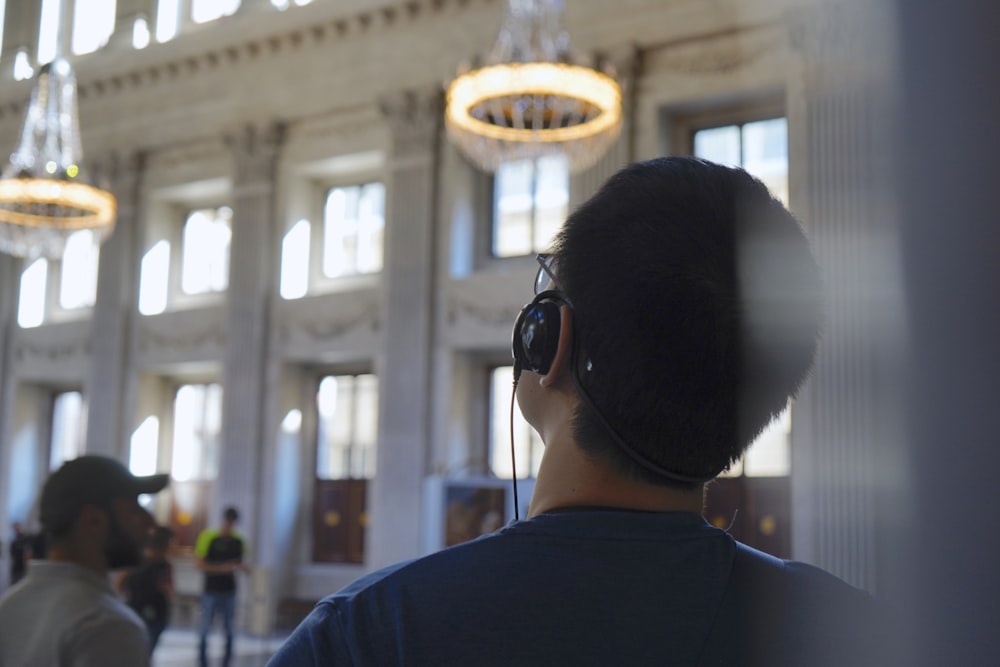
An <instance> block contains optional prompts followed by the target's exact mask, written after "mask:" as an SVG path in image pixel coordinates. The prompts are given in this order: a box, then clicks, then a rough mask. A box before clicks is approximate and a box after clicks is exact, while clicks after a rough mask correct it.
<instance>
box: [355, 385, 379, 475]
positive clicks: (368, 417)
mask: <svg viewBox="0 0 1000 667" xmlns="http://www.w3.org/2000/svg"><path fill="white" fill-rule="evenodd" d="M355 390H356V392H357V393H356V396H355V402H354V406H355V410H356V412H355V415H354V444H355V446H354V456H353V457H352V466H351V470H352V474H351V477H354V478H363V479H371V478H372V477H374V476H375V441H376V438H377V434H378V382H377V381H376V379H375V376H374V375H359V376H358V377H357V378H356V383H355Z"/></svg>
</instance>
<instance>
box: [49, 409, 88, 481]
mask: <svg viewBox="0 0 1000 667" xmlns="http://www.w3.org/2000/svg"><path fill="white" fill-rule="evenodd" d="M86 433H87V410H86V406H85V403H84V401H83V394H81V393H80V392H78V391H64V392H62V393H61V394H59V395H58V396H56V398H55V401H54V402H53V405H52V443H51V447H50V450H49V451H50V454H49V469H50V470H55V469H57V468H58V467H59V466H61V465H62V464H63V463H65V462H66V461H69V460H70V459H75V458H76V457H78V456H80V454H82V453H83V441H84V437H85V435H86Z"/></svg>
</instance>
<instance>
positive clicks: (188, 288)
mask: <svg viewBox="0 0 1000 667" xmlns="http://www.w3.org/2000/svg"><path fill="white" fill-rule="evenodd" d="M232 216H233V211H232V209H231V208H229V207H228V206H221V207H219V208H216V209H211V208H206V209H201V210H199V211H192V212H191V213H190V214H189V215H188V217H187V220H186V221H185V222H184V236H183V240H182V243H183V245H182V248H181V289H182V290H183V291H184V292H186V293H187V294H204V293H205V292H221V291H222V290H224V289H226V285H227V284H228V282H229V240H230V237H231V236H232V233H231V231H230V222H231V219H232Z"/></svg>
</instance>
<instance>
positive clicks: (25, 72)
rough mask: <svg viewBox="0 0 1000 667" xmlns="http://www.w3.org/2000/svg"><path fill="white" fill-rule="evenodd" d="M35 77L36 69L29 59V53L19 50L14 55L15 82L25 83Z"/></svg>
mask: <svg viewBox="0 0 1000 667" xmlns="http://www.w3.org/2000/svg"><path fill="white" fill-rule="evenodd" d="M34 75H35V69H34V68H33V67H32V66H31V61H30V60H29V59H28V52H27V51H25V50H24V49H18V50H17V54H15V55H14V81H24V80H26V79H30V78H31V77H33V76H34Z"/></svg>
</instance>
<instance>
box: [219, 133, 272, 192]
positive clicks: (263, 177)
mask: <svg viewBox="0 0 1000 667" xmlns="http://www.w3.org/2000/svg"><path fill="white" fill-rule="evenodd" d="M285 135H286V124H285V123H284V122H283V121H267V122H261V123H250V124H247V125H245V126H244V127H243V128H242V129H240V130H239V131H237V132H234V133H232V134H229V135H227V136H226V137H225V142H226V146H228V147H229V149H230V151H232V154H233V159H234V160H235V164H236V170H235V175H236V186H237V187H241V186H246V185H273V184H274V167H275V163H276V161H277V158H278V153H279V151H280V150H281V147H282V145H284V143H285Z"/></svg>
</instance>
